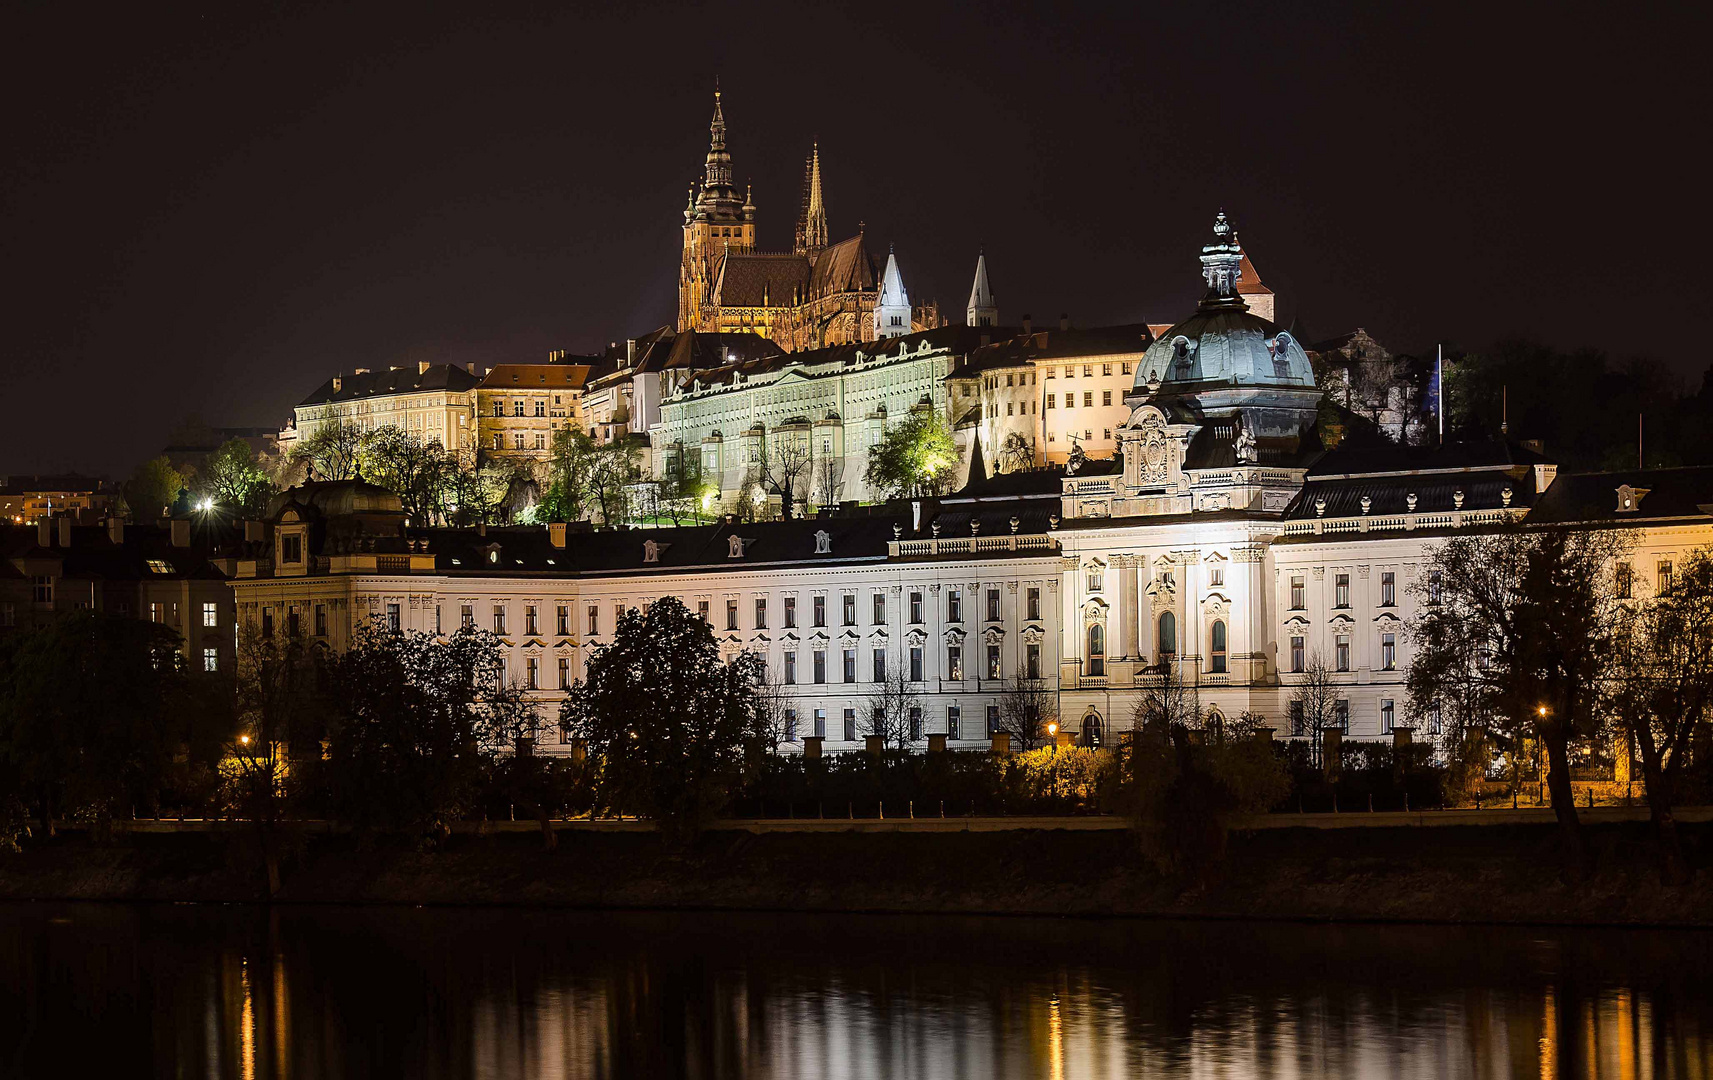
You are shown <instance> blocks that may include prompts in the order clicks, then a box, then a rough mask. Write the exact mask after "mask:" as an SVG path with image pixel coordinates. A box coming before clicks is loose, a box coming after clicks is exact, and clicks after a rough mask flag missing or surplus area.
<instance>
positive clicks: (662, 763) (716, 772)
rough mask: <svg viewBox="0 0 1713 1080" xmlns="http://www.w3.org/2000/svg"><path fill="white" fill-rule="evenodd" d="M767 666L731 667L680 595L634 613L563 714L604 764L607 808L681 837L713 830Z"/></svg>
mask: <svg viewBox="0 0 1713 1080" xmlns="http://www.w3.org/2000/svg"><path fill="white" fill-rule="evenodd" d="M758 663H759V659H758V658H757V657H755V656H754V655H753V654H750V653H743V654H739V655H738V656H737V657H735V658H734V659H733V660H732V662H731V663H724V662H722V661H721V659H720V649H719V645H718V644H717V643H716V642H715V640H714V632H713V630H712V629H710V628H709V626H708V624H707V622H706V621H705V620H703V619H702V618H701V617H699V616H697V615H695V614H693V613H692V612H691V611H690V610H689V609H688V608H686V607H685V606H684V603H683V601H681V600H679V599H678V598H677V597H674V596H665V597H662V598H660V599H659V600H656V601H655V602H654V603H653V604H651V605H649V607H648V610H647V611H642V610H639V609H637V608H632V609H631V610H629V611H627V612H625V613H624V614H623V615H622V616H621V617H620V618H619V620H618V625H617V627H615V629H614V634H613V640H612V643H611V644H609V645H606V646H604V647H602V648H600V649H598V650H596V652H595V655H594V656H593V657H592V658H591V659H590V661H589V667H588V673H587V677H586V678H585V679H583V680H581V681H580V682H578V684H577V686H576V687H575V688H574V690H573V692H572V693H571V694H570V695H569V696H568V697H567V698H566V699H565V702H564V704H563V705H562V706H561V708H560V714H559V718H560V724H561V725H562V726H563V728H564V730H565V731H567V732H568V733H569V734H571V735H572V736H573V737H575V738H580V739H584V740H586V741H587V744H588V747H589V751H590V753H591V754H592V755H595V756H596V757H598V758H599V759H600V777H599V780H598V781H597V785H596V799H597V802H598V803H599V805H601V806H603V807H605V808H607V809H609V810H620V811H623V810H630V811H632V812H635V813H640V814H644V815H647V816H648V817H652V818H654V819H655V820H656V821H658V822H659V823H660V826H661V828H662V830H663V831H665V832H666V833H667V834H668V835H669V836H672V837H674V838H677V839H681V838H684V837H686V836H689V835H694V834H695V833H697V832H699V831H700V830H701V829H702V828H703V827H704V826H705V825H707V824H708V823H709V822H710V821H711V820H712V819H713V818H714V817H715V816H716V815H718V814H719V812H720V811H721V810H722V809H724V808H725V806H726V803H727V801H728V800H729V799H730V797H731V792H732V790H733V788H734V787H735V785H736V782H737V780H738V778H739V776H740V774H741V769H742V751H743V745H744V740H745V738H746V737H748V736H749V735H750V734H751V732H752V731H753V726H754V724H755V718H756V716H757V709H758V700H757V699H758V694H757V683H758V678H757V677H758V671H757V667H758Z"/></svg>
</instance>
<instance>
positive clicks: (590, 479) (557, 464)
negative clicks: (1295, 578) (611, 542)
mask: <svg viewBox="0 0 1713 1080" xmlns="http://www.w3.org/2000/svg"><path fill="white" fill-rule="evenodd" d="M547 476H548V486H547V491H546V493H545V494H544V495H543V497H542V500H541V503H540V510H538V515H540V516H545V517H547V519H548V520H552V521H599V522H601V523H603V524H612V525H616V524H619V523H620V522H623V521H625V520H626V519H627V518H628V517H629V516H630V512H631V509H632V508H631V506H630V489H631V486H632V485H634V484H636V483H637V482H638V481H639V480H640V479H641V478H642V468H641V466H640V465H639V464H638V462H637V452H636V447H635V446H634V445H632V444H631V443H629V442H627V441H624V440H617V441H614V442H610V443H597V442H596V441H595V440H594V439H591V438H590V437H589V436H588V434H586V433H585V432H583V431H581V430H579V429H574V428H561V429H560V430H558V431H555V432H554V433H553V449H552V457H551V458H550V460H549V462H548V468H547Z"/></svg>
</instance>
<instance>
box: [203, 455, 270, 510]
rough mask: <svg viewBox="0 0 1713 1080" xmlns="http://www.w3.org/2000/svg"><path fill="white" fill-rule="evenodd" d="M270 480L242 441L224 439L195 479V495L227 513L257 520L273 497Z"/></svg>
mask: <svg viewBox="0 0 1713 1080" xmlns="http://www.w3.org/2000/svg"><path fill="white" fill-rule="evenodd" d="M274 491H275V488H274V481H273V478H272V477H270V476H269V475H268V472H267V470H266V469H264V468H262V466H261V464H260V463H259V462H257V460H256V452H255V450H254V449H252V448H251V446H250V444H249V443H247V442H245V441H244V440H243V439H228V440H227V441H226V442H224V443H222V444H221V445H220V448H219V449H217V450H215V451H214V452H212V453H210V454H209V455H208V456H207V457H206V458H205V459H204V460H203V463H202V470H201V471H200V472H199V473H198V474H197V476H196V483H195V494H196V496H197V497H198V498H199V499H208V500H211V501H212V502H213V503H214V505H215V506H217V507H218V508H220V509H221V510H223V511H225V512H226V513H229V514H237V515H241V516H243V517H248V518H259V517H261V516H262V514H263V513H265V512H266V511H267V507H268V500H269V499H271V498H272V497H273V495H274Z"/></svg>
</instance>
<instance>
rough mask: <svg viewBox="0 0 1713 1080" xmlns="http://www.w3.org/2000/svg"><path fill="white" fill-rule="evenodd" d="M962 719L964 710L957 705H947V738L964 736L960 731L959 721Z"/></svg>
mask: <svg viewBox="0 0 1713 1080" xmlns="http://www.w3.org/2000/svg"><path fill="white" fill-rule="evenodd" d="M961 720H962V711H961V710H960V709H959V708H958V707H957V706H956V705H948V706H947V707H946V738H948V739H957V738H962V735H961V734H960V733H959V731H958V727H959V722H960V721H961Z"/></svg>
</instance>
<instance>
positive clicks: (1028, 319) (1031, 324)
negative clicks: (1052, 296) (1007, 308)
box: [1023, 315, 1035, 335]
mask: <svg viewBox="0 0 1713 1080" xmlns="http://www.w3.org/2000/svg"><path fill="white" fill-rule="evenodd" d="M1034 332H1035V318H1034V316H1032V315H1025V316H1023V333H1024V334H1026V335H1027V334H1033V333H1034Z"/></svg>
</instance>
